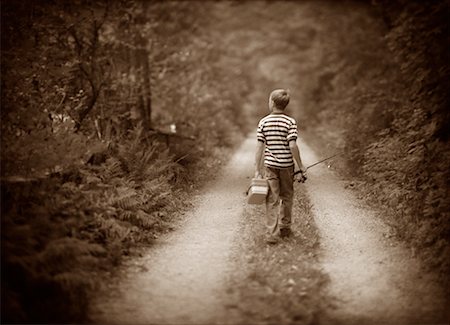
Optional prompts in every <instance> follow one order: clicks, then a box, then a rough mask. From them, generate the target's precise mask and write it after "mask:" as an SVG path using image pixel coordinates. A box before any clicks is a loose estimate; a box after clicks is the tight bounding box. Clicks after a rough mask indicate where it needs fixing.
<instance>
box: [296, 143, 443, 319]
mask: <svg viewBox="0 0 450 325" xmlns="http://www.w3.org/2000/svg"><path fill="white" fill-rule="evenodd" d="M301 148H302V157H303V159H304V161H305V163H306V164H310V163H313V162H315V161H318V157H316V155H315V154H314V152H313V151H312V150H311V149H310V148H309V147H308V146H307V145H306V144H304V143H302V144H301ZM306 187H307V189H308V196H309V198H310V200H311V203H312V204H313V211H312V212H313V214H314V219H315V221H316V224H317V227H318V228H319V231H320V235H321V246H322V249H323V257H322V263H323V267H324V270H325V272H326V273H327V274H328V275H329V276H330V280H331V281H330V287H329V293H330V295H331V296H332V297H333V298H334V299H335V307H336V308H335V309H334V310H331V311H329V314H330V317H331V319H332V320H333V321H335V322H336V321H341V322H342V323H344V324H365V323H370V324H374V323H376V324H381V323H383V324H411V323H415V324H425V323H434V324H435V323H442V322H445V319H446V318H445V316H446V315H445V313H444V306H445V299H444V292H443V290H441V289H440V288H438V287H437V286H436V285H435V284H433V280H432V279H431V278H430V277H429V276H427V275H426V274H423V273H422V272H423V270H422V269H421V266H420V263H419V261H418V260H417V259H415V258H413V257H411V253H410V251H408V250H406V249H405V248H403V247H402V246H401V245H400V244H399V243H397V242H395V241H394V240H393V239H390V238H389V228H388V227H387V226H386V225H384V224H383V223H382V222H381V221H380V219H379V218H378V217H377V216H376V215H375V212H374V211H371V210H370V209H369V208H368V207H367V206H364V205H362V203H361V202H360V201H359V200H357V199H356V198H355V196H354V195H353V194H352V193H351V192H350V191H348V190H345V185H344V182H343V181H342V180H341V179H339V178H338V177H337V176H336V175H334V174H333V173H332V172H331V171H330V170H329V169H327V167H326V165H325V164H322V165H320V166H317V167H314V168H312V169H310V171H309V180H308V182H307V183H306Z"/></svg>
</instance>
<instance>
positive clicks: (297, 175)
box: [294, 170, 308, 183]
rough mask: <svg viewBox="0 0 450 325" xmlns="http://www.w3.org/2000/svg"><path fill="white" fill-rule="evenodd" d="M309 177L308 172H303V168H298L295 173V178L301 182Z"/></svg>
mask: <svg viewBox="0 0 450 325" xmlns="http://www.w3.org/2000/svg"><path fill="white" fill-rule="evenodd" d="M307 179H308V178H307V177H306V172H303V171H302V170H298V171H296V172H295V174H294V180H295V181H298V182H299V183H304V182H306V180H307Z"/></svg>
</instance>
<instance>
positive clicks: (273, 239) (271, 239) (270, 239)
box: [266, 236, 278, 245]
mask: <svg viewBox="0 0 450 325" xmlns="http://www.w3.org/2000/svg"><path fill="white" fill-rule="evenodd" d="M266 243H267V244H270V245H275V244H277V243H278V237H275V236H267V237H266Z"/></svg>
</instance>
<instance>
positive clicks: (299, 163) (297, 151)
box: [289, 141, 306, 173]
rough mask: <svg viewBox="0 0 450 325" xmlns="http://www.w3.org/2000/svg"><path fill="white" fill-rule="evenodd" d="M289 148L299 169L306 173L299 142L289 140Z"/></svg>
mask: <svg viewBox="0 0 450 325" xmlns="http://www.w3.org/2000/svg"><path fill="white" fill-rule="evenodd" d="M289 148H290V149H291V153H292V157H293V158H294V161H295V163H296V164H297V167H298V169H300V170H301V171H302V173H306V168H305V166H303V163H302V159H301V158H300V149H299V148H298V146H297V142H296V141H289Z"/></svg>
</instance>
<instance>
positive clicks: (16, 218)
mask: <svg viewBox="0 0 450 325" xmlns="http://www.w3.org/2000/svg"><path fill="white" fill-rule="evenodd" d="M1 5H2V67H1V68H2V110H1V117H2V124H1V128H2V141H1V145H2V154H1V163H2V170H1V172H2V175H1V176H2V179H1V194H2V197H1V198H2V204H1V209H2V210H1V212H2V214H1V217H2V228H1V233H2V254H1V256H2V261H1V262H2V263H1V265H2V306H1V307H2V312H1V317H2V323H73V322H83V321H84V320H85V317H86V312H87V308H88V305H89V296H90V294H91V293H92V292H93V291H94V290H95V289H96V287H97V285H98V282H99V281H102V279H103V278H104V277H105V274H107V273H111V272H113V270H114V269H115V268H116V267H118V266H119V265H120V263H121V261H122V259H123V257H124V256H127V255H130V254H133V252H134V248H136V247H139V246H141V245H151V243H152V241H153V240H154V238H156V237H157V236H158V233H160V232H161V231H167V230H168V229H170V228H171V227H172V225H173V223H174V222H176V220H178V219H179V218H181V215H182V213H183V211H185V210H186V209H188V208H189V202H190V201H189V197H190V194H191V193H192V192H194V191H195V190H196V189H198V188H199V187H200V186H201V185H202V184H204V182H205V181H206V180H208V179H210V178H211V177H213V176H214V174H215V172H216V169H217V168H219V167H220V165H221V163H222V161H224V160H225V158H226V157H227V155H228V154H229V153H230V152H231V150H232V148H234V146H235V144H238V143H239V142H240V140H241V139H242V137H243V135H244V133H245V127H244V126H243V122H244V120H245V116H244V114H243V113H242V110H240V109H239V105H238V102H237V100H238V99H239V98H240V97H242V96H245V94H246V92H248V86H249V85H248V79H245V78H243V79H242V80H243V81H244V82H243V83H241V84H239V85H233V84H232V83H231V81H232V80H234V78H235V73H236V72H234V71H229V70H228V69H227V68H226V67H227V64H226V63H227V61H228V60H233V57H232V55H230V53H229V52H227V50H226V49H223V48H222V45H221V44H219V43H218V42H217V38H216V37H215V35H214V34H213V31H211V30H210V29H209V28H208V24H210V23H211V22H210V21H209V20H208V17H207V16H204V17H203V16H199V15H198V14H197V12H198V10H196V8H197V9H198V8H199V7H200V6H201V7H202V10H209V8H210V7H211V4H208V5H204V4H200V3H189V4H188V3H175V2H167V3H161V2H154V3H151V4H150V3H147V2H134V1H123V2H108V1H97V2H91V1H76V2H72V1H66V2H64V1H63V2H58V3H53V2H48V1H36V2H33V3H31V4H30V5H27V4H25V3H21V2H16V1H2V4H1ZM218 53H221V54H222V56H221V60H222V61H223V62H221V63H214V62H215V58H216V57H217V55H218ZM205 62H208V63H209V65H208V69H204V68H203V66H204V64H205Z"/></svg>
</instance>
